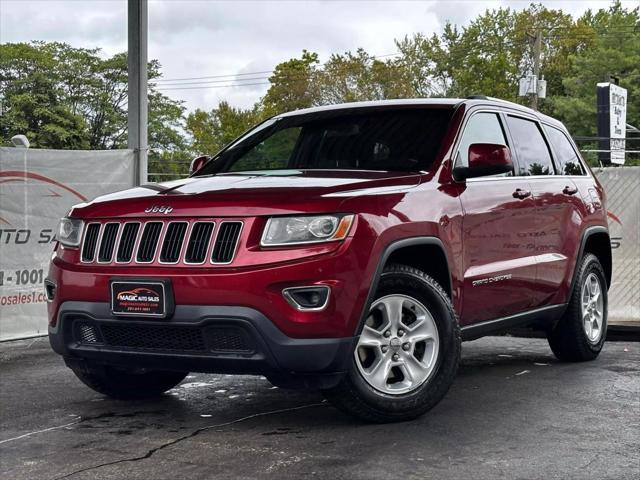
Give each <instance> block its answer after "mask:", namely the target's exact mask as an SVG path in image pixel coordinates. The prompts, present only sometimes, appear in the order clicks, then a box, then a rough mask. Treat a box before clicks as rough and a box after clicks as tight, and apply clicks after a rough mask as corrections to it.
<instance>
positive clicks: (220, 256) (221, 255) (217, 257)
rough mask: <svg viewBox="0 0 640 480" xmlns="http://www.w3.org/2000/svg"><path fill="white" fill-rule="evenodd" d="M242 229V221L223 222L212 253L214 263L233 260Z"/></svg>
mask: <svg viewBox="0 0 640 480" xmlns="http://www.w3.org/2000/svg"><path fill="white" fill-rule="evenodd" d="M240 230H242V222H222V224H221V225H220V228H219V229H218V235H217V236H216V244H215V246H214V247H213V253H212V255H211V261H212V262H213V263H230V262H231V261H232V260H233V255H234V254H235V252H236V246H237V244H238V238H239V237H240Z"/></svg>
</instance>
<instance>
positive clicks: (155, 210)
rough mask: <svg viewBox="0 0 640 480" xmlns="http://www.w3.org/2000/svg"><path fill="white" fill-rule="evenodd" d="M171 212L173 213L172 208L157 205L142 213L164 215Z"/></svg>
mask: <svg viewBox="0 0 640 480" xmlns="http://www.w3.org/2000/svg"><path fill="white" fill-rule="evenodd" d="M171 212H173V207H169V206H166V205H162V206H160V207H159V206H158V205H153V206H151V207H149V208H147V209H145V211H144V213H164V214H165V215H166V214H168V213H171Z"/></svg>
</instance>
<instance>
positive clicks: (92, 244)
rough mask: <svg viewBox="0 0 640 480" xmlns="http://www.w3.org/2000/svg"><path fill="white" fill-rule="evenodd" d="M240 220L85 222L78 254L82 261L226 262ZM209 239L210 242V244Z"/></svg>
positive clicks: (230, 259)
mask: <svg viewBox="0 0 640 480" xmlns="http://www.w3.org/2000/svg"><path fill="white" fill-rule="evenodd" d="M241 232H242V222H241V221H237V220H233V221H227V220H222V221H220V222H219V223H216V222H214V221H213V220H211V221H208V220H198V221H194V222H191V223H190V222H187V221H184V220H182V221H181V220H175V221H160V220H151V221H147V222H137V221H135V222H134V221H132V222H122V223H121V222H106V223H104V224H101V223H89V224H88V225H87V228H86V233H85V236H84V239H83V242H82V251H81V254H80V257H81V260H82V262H83V263H93V262H96V261H97V262H98V263H105V264H106V263H112V262H114V261H115V262H116V263H130V262H132V261H133V262H135V263H153V262H154V261H159V262H160V263H163V264H177V263H179V262H181V261H182V262H184V263H186V264H203V263H205V262H206V261H207V255H208V254H209V252H210V258H209V261H210V262H211V263H213V264H229V263H231V262H233V259H234V257H235V253H236V250H237V248H238V242H239V239H240V234H241ZM212 243H213V246H211V244H212Z"/></svg>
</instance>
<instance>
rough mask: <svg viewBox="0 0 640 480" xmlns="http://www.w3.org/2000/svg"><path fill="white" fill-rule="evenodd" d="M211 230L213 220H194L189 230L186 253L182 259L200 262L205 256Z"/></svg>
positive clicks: (188, 261)
mask: <svg viewBox="0 0 640 480" xmlns="http://www.w3.org/2000/svg"><path fill="white" fill-rule="evenodd" d="M211 232H213V222H196V223H195V224H194V225H193V230H192V231H191V238H190V239H189V245H187V253H185V255H184V261H185V262H187V263H202V262H204V260H205V258H206V257H207V249H208V248H209V241H210V240H211Z"/></svg>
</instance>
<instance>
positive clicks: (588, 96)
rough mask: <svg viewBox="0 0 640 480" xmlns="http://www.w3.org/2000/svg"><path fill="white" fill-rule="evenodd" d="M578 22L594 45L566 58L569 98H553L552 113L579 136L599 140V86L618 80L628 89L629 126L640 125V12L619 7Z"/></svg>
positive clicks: (567, 96)
mask: <svg viewBox="0 0 640 480" xmlns="http://www.w3.org/2000/svg"><path fill="white" fill-rule="evenodd" d="M577 22H578V24H580V25H581V27H582V28H583V29H584V30H585V32H586V34H587V35H589V36H590V37H591V39H592V40H591V42H590V45H589V48H586V49H583V50H580V51H578V52H576V53H574V54H572V55H569V56H568V57H567V64H568V68H567V70H568V71H567V74H566V75H565V77H564V79H563V81H562V85H563V90H564V92H563V93H564V94H563V95H553V96H551V97H550V98H549V103H550V111H551V113H552V114H553V115H555V116H557V117H559V118H561V119H562V120H563V121H564V122H565V123H566V124H567V127H568V128H569V129H570V130H571V131H572V133H573V134H574V135H595V134H596V113H597V112H596V84H597V83H598V82H607V81H609V80H610V77H611V76H615V77H617V78H618V79H619V80H620V86H621V87H624V88H626V89H627V123H630V124H632V125H635V126H638V125H640V7H639V8H636V9H634V10H630V11H629V10H625V9H624V8H622V6H621V5H620V4H619V3H616V4H614V5H613V6H611V7H610V8H609V9H608V10H599V11H598V12H595V13H594V12H591V11H587V12H586V13H585V14H584V15H583V16H582V17H580V18H579V19H578V21H577Z"/></svg>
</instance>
